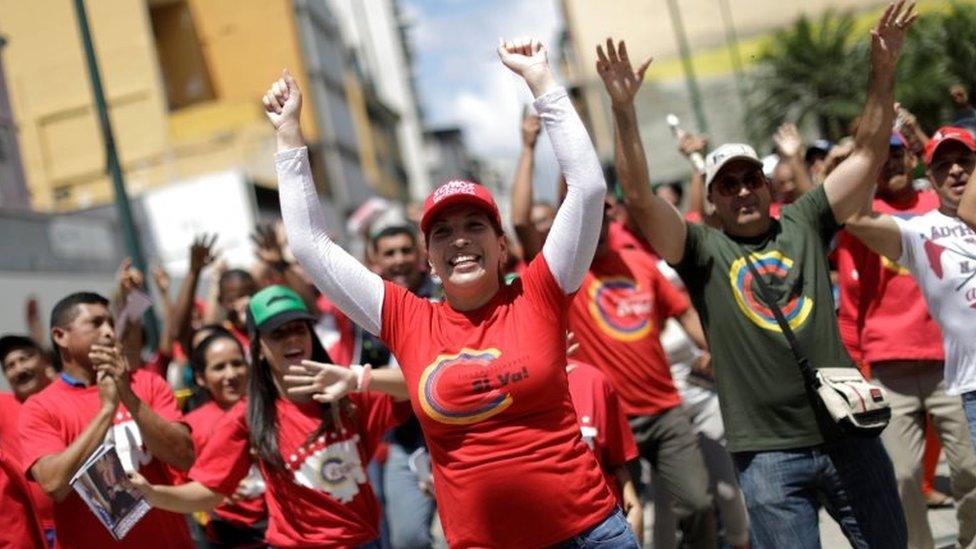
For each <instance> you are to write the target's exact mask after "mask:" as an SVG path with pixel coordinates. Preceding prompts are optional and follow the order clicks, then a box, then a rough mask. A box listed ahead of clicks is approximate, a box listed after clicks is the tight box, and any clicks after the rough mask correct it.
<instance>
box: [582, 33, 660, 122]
mask: <svg viewBox="0 0 976 549" xmlns="http://www.w3.org/2000/svg"><path fill="white" fill-rule="evenodd" d="M596 57H597V61H596V72H597V74H599V75H600V78H602V79H603V85H604V86H605V87H606V88H607V93H608V94H610V102H611V103H612V104H613V106H615V107H620V106H626V105H630V104H632V103H633V102H634V96H635V95H637V90H639V89H640V87H641V84H642V83H643V82H644V73H645V72H647V67H649V66H651V61H653V60H654V58H653V57H648V58H647V60H646V61H644V62H643V63H641V65H640V66H639V67H637V70H636V71H635V70H634V68H633V66H632V65H631V64H630V57H629V56H628V55H627V44H626V43H625V42H624V41H623V40H621V41H620V43H619V44H618V45H617V46H614V44H613V39H611V38H607V49H606V52H604V50H603V46H602V45H598V46H597V47H596Z"/></svg>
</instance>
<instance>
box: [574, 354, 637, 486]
mask: <svg viewBox="0 0 976 549" xmlns="http://www.w3.org/2000/svg"><path fill="white" fill-rule="evenodd" d="M568 375H569V394H570V395H571V396H572V397H573V407H574V408H576V419H577V421H578V422H579V428H580V434H581V435H582V436H583V442H585V443H586V445H587V446H589V447H590V450H592V451H593V455H595V456H596V460H597V461H598V462H599V463H600V467H601V468H602V469H603V476H604V478H605V479H606V481H607V485H609V486H610V488H611V489H612V490H613V493H614V495H615V496H617V501H618V502H619V503H621V504H622V503H623V501H622V499H623V498H622V494H621V491H620V487H619V486H618V485H617V476H616V474H615V471H616V470H617V469H618V468H619V467H621V466H623V465H625V464H626V463H627V462H628V461H630V460H632V459H636V458H637V456H638V452H637V443H636V442H634V434H633V433H632V432H631V431H630V424H629V423H627V416H625V415H624V412H623V410H621V409H620V401H619V400H618V399H617V393H616V392H614V390H613V387H610V383H609V382H608V381H607V378H606V377H605V376H604V375H603V374H602V373H601V372H600V370H597V369H596V368H594V367H593V366H590V365H589V364H584V363H582V362H579V361H576V360H573V359H569V369H568Z"/></svg>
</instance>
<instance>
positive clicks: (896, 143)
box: [888, 132, 905, 148]
mask: <svg viewBox="0 0 976 549" xmlns="http://www.w3.org/2000/svg"><path fill="white" fill-rule="evenodd" d="M888 146H889V147H894V148H897V147H904V146H905V141H904V140H902V138H901V135H900V134H899V133H898V132H891V137H889V138H888Z"/></svg>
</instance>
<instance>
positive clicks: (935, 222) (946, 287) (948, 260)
mask: <svg viewBox="0 0 976 549" xmlns="http://www.w3.org/2000/svg"><path fill="white" fill-rule="evenodd" d="M894 220H895V222H897V223H898V227H899V228H900V229H901V247H902V253H901V257H900V258H899V259H898V263H900V264H901V265H903V266H904V267H906V268H907V269H908V270H909V271H911V273H912V275H914V276H915V280H916V281H917V282H918V286H919V288H921V290H922V294H923V295H924V296H925V302H926V303H927V304H928V307H929V313H930V314H931V315H932V318H934V319H935V321H936V322H938V323H939V328H941V329H942V344H943V346H944V347H945V355H946V360H945V381H946V392H948V393H949V394H950V395H959V394H962V393H967V392H969V391H976V231H974V230H973V229H971V228H970V227H969V226H967V225H966V224H965V223H963V222H962V220H960V219H959V218H957V217H949V216H947V215H944V214H942V213H940V212H939V211H938V210H933V211H931V212H928V213H926V214H924V215H919V216H915V217H910V218H907V219H903V218H899V217H895V218H894Z"/></svg>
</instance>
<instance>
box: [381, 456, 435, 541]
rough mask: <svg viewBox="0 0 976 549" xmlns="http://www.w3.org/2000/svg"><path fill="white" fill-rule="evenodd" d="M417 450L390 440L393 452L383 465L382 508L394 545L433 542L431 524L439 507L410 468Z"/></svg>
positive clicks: (428, 468)
mask: <svg viewBox="0 0 976 549" xmlns="http://www.w3.org/2000/svg"><path fill="white" fill-rule="evenodd" d="M415 451H416V450H414V449H411V448H406V447H404V446H401V445H399V444H397V443H396V442H390V453H389V454H388V455H387V458H386V464H385V465H384V468H383V492H384V493H385V494H386V506H385V507H384V509H383V510H384V514H385V515H386V523H387V525H388V526H389V533H390V545H391V546H392V547H393V548H394V549H420V548H426V547H431V546H432V545H433V543H434V542H433V540H432V539H431V535H430V525H431V523H432V522H433V521H434V512H435V510H436V507H435V505H434V498H432V497H431V496H430V495H428V494H427V493H425V492H424V491H423V490H421V489H420V485H419V481H420V479H419V478H418V477H417V473H415V472H414V471H413V470H412V469H411V468H410V458H411V455H413V453H414V452H415ZM422 451H426V450H422ZM429 470H430V467H429V466H428V467H427V471H428V472H429Z"/></svg>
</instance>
